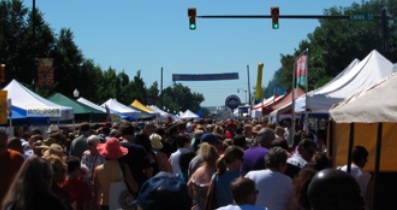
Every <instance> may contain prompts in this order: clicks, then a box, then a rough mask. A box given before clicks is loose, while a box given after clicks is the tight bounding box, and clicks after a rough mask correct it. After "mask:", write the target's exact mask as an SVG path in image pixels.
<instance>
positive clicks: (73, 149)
mask: <svg viewBox="0 0 397 210" xmlns="http://www.w3.org/2000/svg"><path fill="white" fill-rule="evenodd" d="M88 136H90V125H89V124H88V123H86V122H83V123H81V125H80V136H78V137H77V138H75V139H73V141H72V144H71V145H70V155H72V156H75V157H78V158H79V159H81V158H82V156H83V152H84V151H86V150H87V149H88V146H87V138H88Z"/></svg>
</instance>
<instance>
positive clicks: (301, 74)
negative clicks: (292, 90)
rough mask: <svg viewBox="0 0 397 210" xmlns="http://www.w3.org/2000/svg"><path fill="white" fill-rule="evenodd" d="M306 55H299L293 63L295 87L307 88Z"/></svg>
mask: <svg viewBox="0 0 397 210" xmlns="http://www.w3.org/2000/svg"><path fill="white" fill-rule="evenodd" d="M306 77H307V55H301V56H300V57H299V58H298V59H297V60H296V63H295V87H297V86H300V87H307V84H306Z"/></svg>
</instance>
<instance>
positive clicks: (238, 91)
mask: <svg viewBox="0 0 397 210" xmlns="http://www.w3.org/2000/svg"><path fill="white" fill-rule="evenodd" d="M240 90H242V91H244V92H245V103H248V101H247V92H248V91H247V90H244V89H243V88H238V89H237V93H240Z"/></svg>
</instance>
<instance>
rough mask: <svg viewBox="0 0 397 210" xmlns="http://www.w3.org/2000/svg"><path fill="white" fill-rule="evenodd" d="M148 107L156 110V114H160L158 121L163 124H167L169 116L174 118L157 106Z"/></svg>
mask: <svg viewBox="0 0 397 210" xmlns="http://www.w3.org/2000/svg"><path fill="white" fill-rule="evenodd" d="M147 107H148V108H149V109H151V110H154V111H155V112H157V113H159V114H160V116H159V118H158V120H160V121H161V122H166V121H167V117H168V116H172V115H171V114H170V113H168V112H166V111H163V110H161V109H160V108H158V107H157V106H156V105H147Z"/></svg>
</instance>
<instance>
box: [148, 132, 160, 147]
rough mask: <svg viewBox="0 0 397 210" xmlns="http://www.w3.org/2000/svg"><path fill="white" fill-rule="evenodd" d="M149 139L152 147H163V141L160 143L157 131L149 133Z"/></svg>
mask: <svg viewBox="0 0 397 210" xmlns="http://www.w3.org/2000/svg"><path fill="white" fill-rule="evenodd" d="M149 139H150V142H151V144H152V147H153V149H162V148H163V143H161V139H162V138H161V136H160V135H158V134H157V133H153V134H152V135H150V137H149Z"/></svg>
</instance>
